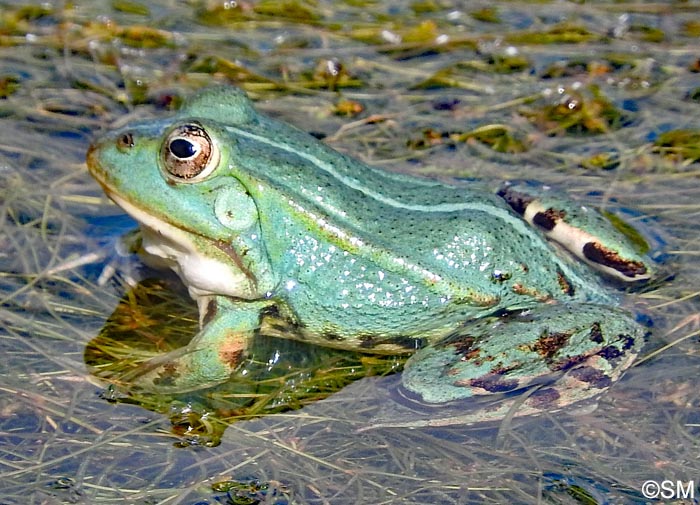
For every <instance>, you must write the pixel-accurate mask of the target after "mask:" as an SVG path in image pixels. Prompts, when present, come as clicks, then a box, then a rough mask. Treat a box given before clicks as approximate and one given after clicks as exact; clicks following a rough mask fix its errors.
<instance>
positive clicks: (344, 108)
mask: <svg viewBox="0 0 700 505" xmlns="http://www.w3.org/2000/svg"><path fill="white" fill-rule="evenodd" d="M363 110H365V107H364V105H362V104H361V103H360V102H358V101H356V100H348V99H346V98H343V99H341V100H339V101H338V102H336V104H335V106H334V107H333V113H334V114H336V115H338V116H347V117H354V116H357V115H358V114H360V113H361V112H362V111H363Z"/></svg>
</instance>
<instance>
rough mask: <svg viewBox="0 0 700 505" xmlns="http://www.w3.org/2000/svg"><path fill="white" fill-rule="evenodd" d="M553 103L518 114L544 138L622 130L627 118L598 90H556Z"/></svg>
mask: <svg viewBox="0 0 700 505" xmlns="http://www.w3.org/2000/svg"><path fill="white" fill-rule="evenodd" d="M551 95H553V97H554V100H552V101H550V102H549V103H545V104H544V105H543V106H542V107H540V108H532V107H530V108H524V109H522V110H521V111H520V113H521V114H522V115H523V116H525V117H527V118H528V119H529V120H530V121H531V122H532V123H533V124H534V125H535V126H536V127H537V128H538V129H540V130H542V131H543V132H545V133H546V134H547V135H561V134H563V133H565V132H566V133H570V134H593V135H595V134H600V133H607V132H610V131H612V130H617V129H619V128H621V127H622V126H623V125H624V124H625V123H626V122H628V121H629V118H628V115H627V114H625V113H623V112H622V111H620V110H619V109H618V108H617V107H615V106H614V105H613V103H612V102H611V101H610V100H608V99H607V98H606V97H605V96H604V95H603V93H602V92H601V91H600V88H598V86H596V85H593V84H591V85H589V86H587V87H585V88H578V89H570V88H559V89H558V90H557V91H556V93H551Z"/></svg>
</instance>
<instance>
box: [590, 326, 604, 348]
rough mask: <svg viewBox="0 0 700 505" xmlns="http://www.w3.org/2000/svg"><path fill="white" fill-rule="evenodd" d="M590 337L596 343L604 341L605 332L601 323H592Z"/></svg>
mask: <svg viewBox="0 0 700 505" xmlns="http://www.w3.org/2000/svg"><path fill="white" fill-rule="evenodd" d="M588 338H589V339H590V341H591V342H595V343H596V344H602V343H603V340H604V339H603V332H602V331H601V329H600V323H597V322H596V323H593V324H592V325H591V332H590V334H589V335H588Z"/></svg>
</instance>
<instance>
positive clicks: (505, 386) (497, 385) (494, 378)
mask: <svg viewBox="0 0 700 505" xmlns="http://www.w3.org/2000/svg"><path fill="white" fill-rule="evenodd" d="M454 385H455V386H458V387H465V386H467V387H475V388H480V389H483V390H485V391H488V392H489V393H505V392H507V391H513V390H514V389H517V388H518V387H519V386H520V383H519V382H518V381H517V380H514V379H505V378H503V376H502V375H500V374H487V375H484V376H483V377H480V378H478V379H464V380H459V381H455V382H454Z"/></svg>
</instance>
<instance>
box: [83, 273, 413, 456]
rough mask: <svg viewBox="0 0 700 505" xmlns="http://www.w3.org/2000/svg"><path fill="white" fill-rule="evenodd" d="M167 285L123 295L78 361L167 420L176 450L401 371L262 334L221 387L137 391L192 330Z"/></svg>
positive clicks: (368, 358)
mask: <svg viewBox="0 0 700 505" xmlns="http://www.w3.org/2000/svg"><path fill="white" fill-rule="evenodd" d="M173 287H175V288H177V286H176V283H175V282H169V281H164V280H155V279H149V280H145V281H143V282H140V283H139V284H137V285H136V286H135V287H134V288H132V289H131V290H129V291H128V292H127V293H126V294H125V295H124V296H123V297H122V300H121V301H120V303H119V304H118V306H117V307H116V309H115V310H114V312H113V313H112V315H111V316H110V317H109V318H108V320H107V322H106V323H105V325H104V327H103V329H102V331H101V332H100V334H99V335H98V336H97V337H95V338H94V339H93V340H91V341H90V342H89V343H88V345H87V346H86V348H85V353H84V359H85V363H86V364H87V365H88V367H89V369H90V371H91V373H92V374H93V375H94V376H95V377H98V378H99V379H101V380H103V381H104V382H105V384H106V388H105V390H104V391H103V392H102V397H103V398H105V399H106V400H107V401H113V402H120V403H130V404H135V405H139V406H141V407H143V408H146V409H148V410H151V411H154V412H159V413H162V414H164V415H167V416H169V418H170V421H171V423H172V432H173V433H174V434H175V435H178V436H179V437H180V441H179V442H178V445H182V446H187V445H210V446H213V445H217V444H218V443H219V440H220V438H221V436H222V435H223V432H224V430H225V429H226V427H227V426H228V425H230V424H231V423H234V422H236V421H239V420H245V419H251V418H254V417H259V416H264V415H269V414H274V413H280V412H285V411H289V410H296V409H299V408H301V407H303V406H305V405H307V404H309V403H312V402H315V401H318V400H321V399H323V398H326V397H328V396H329V395H331V394H333V393H335V392H337V391H339V390H340V389H342V388H343V387H344V386H346V385H348V384H350V383H351V382H354V381H356V380H358V379H361V378H363V377H367V376H373V375H386V374H390V373H393V372H396V371H400V369H401V367H402V365H403V362H404V361H405V359H406V357H391V356H372V355H366V354H360V353H355V352H349V351H341V350H335V349H329V348H324V347H320V346H313V345H308V344H305V343H303V342H299V341H295V340H287V339H280V338H274V337H269V336H266V335H262V334H261V335H257V336H256V337H257V338H256V339H255V344H254V346H253V348H252V350H251V353H250V356H249V357H248V359H246V360H245V362H244V363H243V365H242V366H241V367H240V369H238V370H237V371H236V372H235V373H234V374H233V375H232V376H231V378H230V380H228V381H226V382H225V383H223V384H218V385H215V386H212V387H210V388H202V389H198V390H196V391H188V392H178V393H166V394H164V393H163V392H162V391H158V392H151V391H145V390H139V389H137V388H136V387H134V386H133V384H130V383H129V382H128V377H129V376H130V375H131V374H133V373H134V372H136V371H138V369H139V367H140V366H142V365H143V363H145V362H147V361H148V360H149V359H150V358H152V357H153V356H154V355H159V354H161V353H164V352H168V351H171V350H174V349H176V348H181V347H183V346H185V345H186V344H187V343H188V341H189V340H190V339H191V337H192V335H193V334H194V333H195V332H196V329H197V325H198V323H197V310H196V305H195V304H194V303H193V302H192V300H191V299H190V298H189V297H188V296H187V295H186V294H185V293H182V292H178V289H173ZM125 378H126V379H125Z"/></svg>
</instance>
